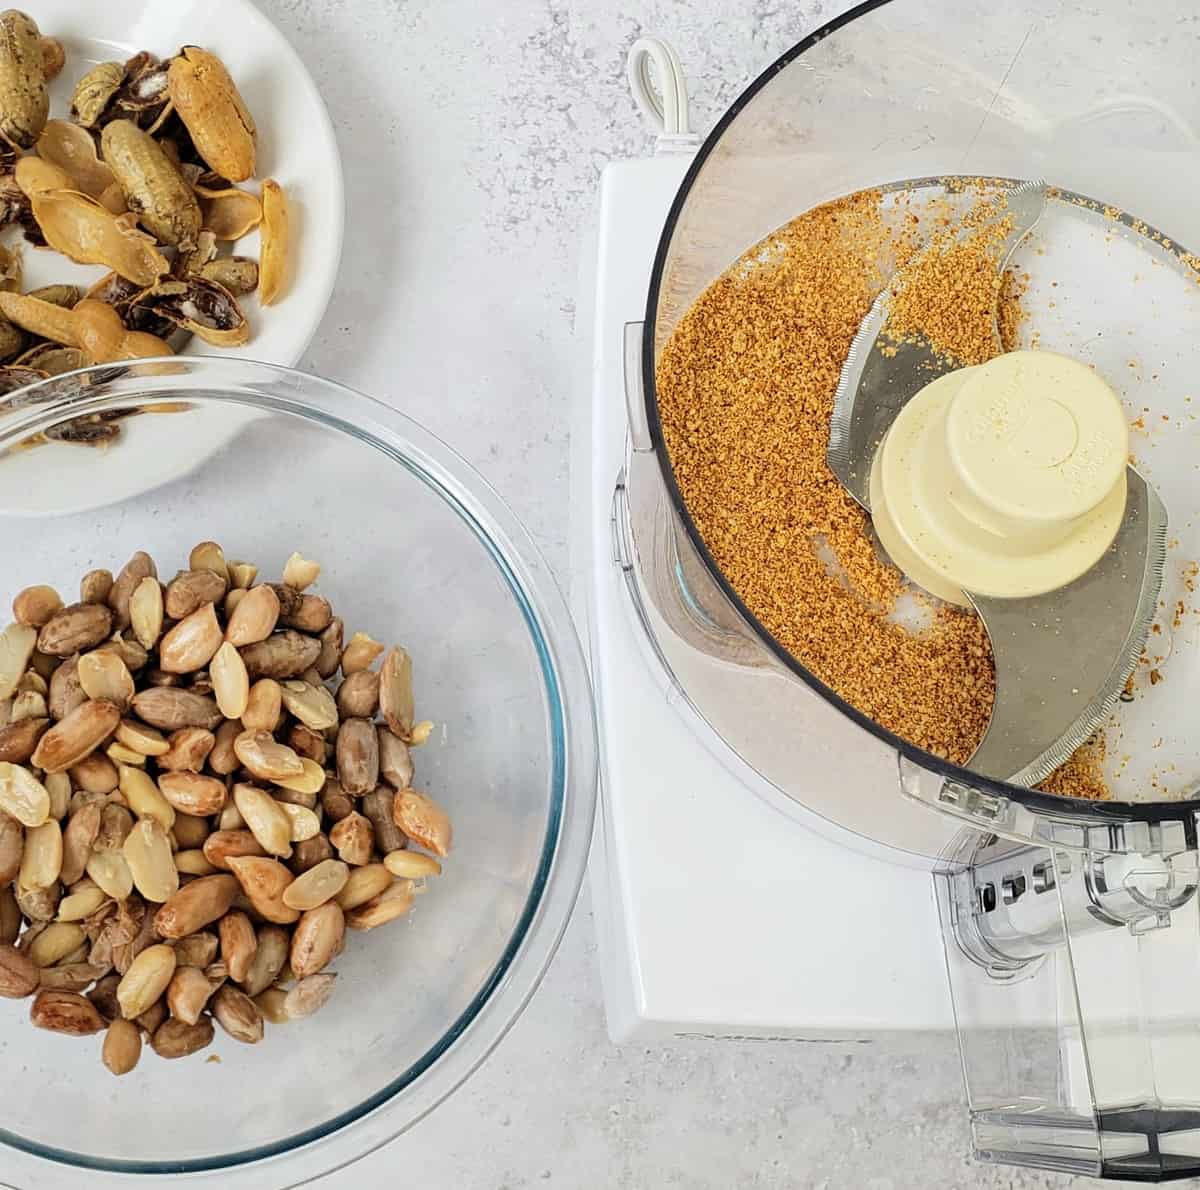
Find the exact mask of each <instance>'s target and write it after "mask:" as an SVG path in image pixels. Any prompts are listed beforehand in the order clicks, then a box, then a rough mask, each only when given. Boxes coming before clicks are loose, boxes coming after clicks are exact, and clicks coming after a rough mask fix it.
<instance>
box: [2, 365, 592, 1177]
mask: <svg viewBox="0 0 1200 1190" xmlns="http://www.w3.org/2000/svg"><path fill="white" fill-rule="evenodd" d="M16 404H17V405H18V406H19V407H18V408H16V409H14V410H13V411H12V412H10V413H9V414H8V415H7V416H5V417H4V418H3V419H2V420H0V467H3V466H9V465H20V466H26V467H28V466H29V464H30V461H31V460H32V461H34V462H37V461H38V460H43V461H44V465H43V466H42V467H41V469H40V470H39V469H38V468H36V467H34V468H32V469H31V470H30V471H29V476H30V478H29V482H30V483H31V484H34V485H37V486H39V487H41V488H42V489H43V490H46V491H54V490H56V489H59V488H60V487H61V486H62V485H64V484H68V483H69V484H70V485H71V486H72V488H73V489H74V490H76V491H78V492H79V493H81V496H80V499H79V504H80V510H79V511H78V512H76V513H73V514H70V515H58V516H53V517H44V516H36V515H33V516H27V515H22V516H12V515H5V514H4V512H3V510H0V526H2V531H3V542H4V548H3V557H4V571H5V578H6V582H7V588H8V591H9V595H10V596H11V595H12V594H15V593H16V592H17V591H18V590H20V589H21V588H23V587H25V586H27V585H29V584H34V583H50V584H52V585H54V586H55V587H56V588H57V589H58V590H59V591H60V592H62V593H63V594H64V595H65V596H66V597H67V598H68V599H69V598H70V596H71V595H72V593H73V592H74V591H75V590H76V589H77V588H78V584H79V579H80V577H81V576H82V575H83V574H84V573H85V572H87V571H88V570H90V569H92V568H93V567H106V568H108V569H110V570H113V571H116V570H117V569H119V568H120V567H121V566H122V565H123V564H124V562H125V561H126V560H127V559H128V558H129V556H130V555H131V554H132V553H133V552H134V551H135V550H139V549H142V550H146V551H148V552H149V553H150V554H151V556H152V557H154V558H155V559H156V561H157V564H158V567H159V573H160V574H161V575H164V576H165V577H169V576H170V574H171V573H173V572H174V569H175V568H176V567H179V566H186V564H187V563H186V559H187V557H188V552H189V550H190V549H191V547H192V546H193V545H195V544H196V543H197V542H199V541H203V540H207V539H211V540H215V541H218V542H220V543H221V544H222V545H223V547H224V549H225V550H226V553H227V556H229V557H230V558H238V559H246V560H252V561H253V562H255V563H257V564H258V565H259V566H260V568H261V573H262V574H263V575H264V576H267V577H270V576H275V575H279V574H280V573H281V572H282V567H283V564H284V562H285V560H286V559H287V557H288V555H289V554H290V553H291V552H292V551H293V550H299V551H300V552H302V553H303V554H304V556H305V557H309V558H314V559H316V560H318V561H319V562H320V563H321V565H322V572H321V576H320V579H319V582H318V586H317V588H316V590H318V591H319V592H320V593H322V594H324V595H325V596H327V597H328V598H329V599H330V601H331V602H332V604H333V606H334V610H335V613H336V614H337V615H339V616H341V617H342V618H343V619H344V621H345V627H346V633H347V637H348V636H349V634H350V633H351V632H354V631H364V632H368V633H370V634H371V635H372V636H374V637H375V638H377V639H379V640H381V641H385V642H396V643H402V644H403V645H404V646H405V648H407V649H408V650H409V652H410V653H411V655H412V657H413V660H414V669H415V682H414V685H415V692H416V703H417V712H418V715H419V716H420V717H421V718H426V719H429V720H432V722H433V723H434V724H435V727H434V730H433V734H432V737H431V738H430V739H429V741H428V742H427V743H426V744H424V745H423V746H422V747H420V748H419V749H417V750H416V751H415V752H414V760H415V764H416V773H417V777H416V782H415V784H417V785H418V787H419V788H421V789H423V790H425V791H427V792H428V793H430V794H431V795H432V796H433V797H434V798H435V799H437V800H438V801H439V802H440V803H441V804H442V805H443V806H444V807H445V808H446V810H447V811H448V813H449V814H450V817H451V819H452V821H453V824H454V832H455V845H454V848H453V850H452V852H451V854H450V857H449V858H448V860H447V861H446V862H445V864H444V874H443V875H442V876H440V877H436V878H430V880H429V881H428V888H427V891H426V892H425V894H424V895H423V896H421V897H419V898H418V899H417V903H416V906H415V908H414V909H413V911H412V912H411V914H410V915H409V916H408V917H406V918H403V919H401V920H400V921H397V922H393V923H391V924H389V925H386V926H383V927H380V928H377V929H375V930H372V931H370V932H368V933H353V932H352V933H351V934H350V935H349V936H348V938H347V944H346V948H345V951H344V953H343V954H341V955H340V956H339V957H338V958H337V959H336V960H335V962H334V964H333V967H332V969H333V970H334V971H336V973H337V982H336V985H335V991H334V994H333V996H332V998H331V999H330V1001H329V1002H328V1003H327V1004H326V1005H325V1006H324V1007H323V1008H322V1009H321V1011H320V1012H318V1013H317V1014H316V1015H314V1016H312V1017H310V1018H308V1019H306V1020H302V1021H295V1022H291V1023H289V1024H287V1025H285V1026H279V1027H276V1026H272V1025H268V1029H267V1036H266V1039H265V1040H264V1041H263V1042H262V1043H261V1044H259V1045H257V1046H245V1045H241V1044H238V1043H236V1042H234V1041H232V1040H231V1039H230V1038H229V1037H227V1036H226V1035H224V1034H223V1033H221V1031H220V1030H218V1035H217V1039H216V1042H215V1043H214V1045H213V1046H212V1047H210V1048H209V1049H207V1050H204V1051H202V1052H201V1053H200V1054H198V1055H195V1056H193V1057H191V1058H186V1059H184V1060H182V1061H163V1060H161V1059H159V1058H158V1057H157V1056H156V1055H155V1054H154V1053H152V1052H149V1051H147V1052H146V1053H145V1054H144V1055H143V1058H142V1060H141V1062H140V1063H139V1065H138V1067H137V1069H136V1070H135V1071H134V1072H133V1073H131V1074H129V1075H127V1076H126V1077H124V1078H123V1079H121V1080H119V1081H118V1080H115V1079H114V1078H113V1076H112V1075H111V1074H110V1073H109V1072H108V1071H107V1070H106V1069H105V1068H104V1067H103V1066H102V1065H101V1062H100V1041H101V1038H100V1037H88V1038H82V1039H79V1038H68V1037H62V1036H56V1035H53V1034H50V1033H46V1032H43V1031H40V1030H38V1029H35V1028H33V1027H32V1026H31V1024H30V1022H29V1001H0V1066H2V1067H3V1069H4V1071H5V1072H6V1075H7V1084H6V1085H7V1094H6V1096H5V1101H4V1108H3V1110H2V1111H0V1153H2V1154H3V1157H2V1159H0V1168H2V1170H3V1173H2V1175H0V1176H2V1179H3V1181H4V1182H5V1183H6V1184H11V1185H13V1186H17V1187H25V1186H33V1185H37V1186H40V1187H47V1188H52V1190H58V1188H61V1190H68V1188H70V1190H74V1188H75V1187H78V1186H80V1185H81V1184H84V1183H86V1184H87V1185H89V1186H97V1187H104V1186H113V1187H116V1186H121V1187H129V1186H131V1185H146V1186H157V1185H160V1184H163V1185H165V1184H166V1183H167V1182H168V1181H170V1182H171V1184H172V1185H174V1184H175V1181H176V1179H177V1178H178V1176H179V1175H184V1174H186V1175H188V1180H189V1184H193V1185H198V1186H214V1187H215V1186H220V1187H222V1190H225V1188H228V1187H241V1186H247V1187H249V1186H254V1187H261V1186H266V1185H270V1186H286V1185H293V1184H297V1183H299V1182H302V1181H307V1180H308V1179H310V1178H313V1177H316V1176H317V1175H319V1174H321V1173H323V1172H326V1171H328V1170H330V1169H333V1168H336V1167H338V1166H342V1165H345V1164H347V1163H349V1162H351V1161H353V1160H355V1159H356V1158H358V1157H360V1156H362V1155H363V1154H364V1153H366V1152H369V1151H371V1150H372V1149H374V1148H376V1147H378V1146H380V1145H382V1144H384V1143H385V1142H387V1141H388V1140H390V1139H392V1138H393V1137H394V1136H396V1135H397V1134H398V1133H400V1132H402V1131H403V1130H404V1129H405V1128H407V1127H408V1126H409V1125H411V1124H412V1123H413V1122H414V1121H416V1120H418V1119H419V1118H420V1117H421V1116H422V1115H424V1114H425V1113H427V1112H428V1111H430V1110H432V1109H433V1108H434V1107H435V1106H436V1105H437V1103H438V1102H439V1101H440V1100H442V1099H443V1098H444V1097H445V1096H446V1095H448V1094H449V1093H450V1092H451V1091H452V1090H453V1089H454V1088H455V1087H456V1086H457V1085H458V1084H460V1083H461V1082H462V1081H463V1080H464V1079H465V1078H466V1077H467V1076H468V1075H469V1074H470V1073H471V1072H472V1070H473V1069H474V1068H475V1067H476V1066H477V1065H478V1064H479V1063H480V1062H481V1061H482V1060H483V1059H484V1057H485V1056H486V1055H487V1053H488V1052H489V1051H490V1050H491V1048H492V1047H493V1046H494V1045H495V1044H496V1043H497V1041H498V1040H499V1039H500V1038H501V1037H502V1036H503V1034H504V1033H505V1031H506V1030H507V1029H508V1028H509V1026H510V1025H511V1024H512V1023H513V1021H514V1020H515V1018H516V1017H517V1016H518V1015H519V1014H520V1012H521V1010H522V1008H523V1007H524V1005H525V1003H526V1001H527V1000H528V998H529V996H530V995H531V994H532V993H533V991H534V989H535V987H536V986H537V983H538V981H539V979H540V977H541V975H542V973H543V971H544V970H545V968H546V966H547V964H548V963H549V961H550V958H551V956H552V954H553V952H554V949H555V947H556V945H557V943H558V940H559V938H560V936H561V934H562V931H563V929H564V927H565V925H566V922H567V919H568V916H569V914H570V911H571V908H572V906H573V904H574V900H575V896H576V893H577V890H578V887H579V883H580V880H581V878H582V874H583V870H584V865H585V861H586V855H587V850H588V846H589V842H590V835H591V824H592V816H593V809H594V798H595V748H594V725H593V716H592V706H591V700H590V692H589V688H588V683H587V678H586V671H585V668H584V664H583V659H582V655H581V653H580V650H579V646H578V643H577V641H576V638H575V635H574V632H573V629H572V626H571V623H570V619H569V617H568V614H567V611H566V608H565V605H564V603H563V601H562V599H561V598H560V596H559V593H558V591H557V589H556V587H555V584H554V580H553V578H552V577H551V574H550V572H549V570H548V569H547V567H546V564H545V562H544V561H543V560H542V559H541V558H540V556H539V555H538V553H537V551H536V549H535V548H534V547H533V545H532V544H531V542H530V540H529V538H528V536H527V535H526V534H525V532H524V531H523V530H522V528H521V527H520V525H519V524H518V523H517V521H516V520H515V518H514V517H513V515H512V513H511V512H509V510H508V509H507V508H506V507H505V506H504V505H503V503H502V502H501V501H500V500H499V499H498V498H497V496H496V495H495V494H494V493H493V492H492V491H491V490H490V489H489V488H488V487H487V485H486V484H485V483H484V482H483V481H482V480H481V479H480V478H479V476H477V475H476V474H475V473H474V472H472V471H471V469H470V468H469V467H468V466H467V465H466V464H465V463H464V462H463V461H462V460H461V459H460V458H458V457H457V456H456V455H454V454H453V453H452V452H451V451H450V450H449V449H447V448H446V447H445V446H444V445H443V444H442V443H440V442H439V441H437V440H436V439H435V438H433V437H432V436H431V435H429V434H428V433H426V432H425V431H424V430H422V429H421V428H420V427H419V426H418V425H416V424H415V423H414V422H413V421H411V420H410V419H409V418H407V417H404V416H402V415H400V414H398V413H396V412H394V411H393V410H391V409H389V408H388V407H387V406H385V405H383V404H381V403H379V402H377V401H374V400H371V399H369V398H367V397H364V396H361V395H359V394H358V393H355V392H352V391H350V390H349V389H346V388H343V387H341V386H339V385H336V384H332V383H329V382H327V381H324V380H320V379H317V378H315V377H311V376H306V375H302V374H300V373H298V372H292V371H288V370H285V369H282V368H276V367H271V366H267V365H263V364H257V363H251V362H247V361H240V360H227V359H221V360H218V359H206V358H196V359H186V360H172V361H164V362H160V363H138V364H136V365H131V366H122V367H104V368H97V369H95V370H93V371H91V372H88V373H78V374H73V375H70V376H67V377H61V378H56V379H53V380H50V381H46V382H44V383H43V384H41V385H39V386H37V387H35V388H33V389H27V390H24V391H23V392H22V393H21V394H19V396H18V399H17V401H16ZM115 409H120V410H125V411H128V412H130V413H132V414H135V416H131V417H129V418H127V419H125V420H123V421H121V422H120V425H121V429H122V433H121V437H120V439H119V440H118V441H117V442H115V443H114V444H113V445H112V446H110V447H108V448H106V450H107V454H106V455H102V454H101V452H100V451H98V450H96V449H93V448H89V447H86V446H65V445H59V444H49V445H43V446H34V447H26V446H23V445H22V443H24V442H27V440H28V439H29V438H30V437H31V436H32V435H35V434H39V433H42V432H43V431H45V430H47V429H49V428H52V427H54V426H56V425H59V424H61V423H63V422H64V421H65V420H68V419H70V418H73V417H79V416H87V415H91V414H97V413H104V412H108V411H112V410H115ZM166 409H170V410H173V411H170V412H168V411H164V410H166ZM214 425H215V426H216V427H217V432H215V433H214V432H213V428H214ZM198 441H202V442H207V443H209V444H210V445H209V448H208V449H206V450H205V451H203V452H201V454H200V457H199V458H198V457H197V451H196V450H195V443H196V442H198ZM114 456H119V457H120V458H121V459H122V460H123V465H124V467H126V468H127V469H128V471H129V473H130V476H131V478H132V482H130V483H126V484H124V485H123V486H122V487H121V488H120V490H117V491H113V490H112V489H109V490H107V491H106V490H105V488H104V487H96V488H94V489H93V490H91V491H90V494H89V498H87V499H84V498H83V495H82V494H83V493H88V489H89V484H88V481H87V476H88V473H89V471H95V470H96V469H97V468H98V467H99V466H100V464H101V463H102V461H103V462H104V463H105V464H106V465H105V467H104V471H105V473H106V474H107V473H108V471H109V466H108V465H110V464H111V463H112V461H113V457H114ZM57 503H58V502H56V505H57Z"/></svg>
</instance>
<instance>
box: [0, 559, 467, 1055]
mask: <svg viewBox="0 0 1200 1190" xmlns="http://www.w3.org/2000/svg"><path fill="white" fill-rule="evenodd" d="M187 563H188V564H187V569H186V570H181V571H179V573H177V574H176V575H175V577H174V578H172V579H171V580H170V581H169V582H167V583H163V582H161V581H160V580H159V577H158V571H157V568H156V566H155V563H154V561H153V560H152V559H151V558H150V556H149V555H148V554H146V553H143V552H141V551H139V552H138V553H135V554H134V555H133V557H132V558H130V560H129V561H128V563H126V565H125V567H124V568H123V569H122V570H121V571H120V573H119V574H118V575H117V576H116V578H114V577H113V575H112V574H111V573H110V572H109V571H107V570H92V571H89V572H88V573H87V574H85V575H83V577H82V579H81V581H80V590H79V600H78V602H75V603H72V604H70V605H69V606H64V605H63V600H62V598H61V597H60V596H59V594H58V593H57V592H56V591H55V590H54V589H53V588H52V587H49V586H34V587H27V588H26V589H25V590H23V591H21V592H19V593H18V594H17V596H16V598H15V599H14V600H13V623H11V624H10V625H9V626H8V627H7V628H5V629H4V630H3V632H0V997H8V998H10V999H23V998H26V997H30V998H31V1007H30V1019H31V1021H32V1022H33V1024H34V1025H36V1026H38V1027H39V1028H42V1029H47V1030H50V1031H51V1032H55V1033H61V1034H65V1035H68V1036H74V1037H81V1036H87V1035H90V1034H93V1033H104V1041H103V1045H102V1051H101V1056H102V1059H103V1061H104V1064H105V1065H106V1066H107V1067H108V1068H109V1069H110V1070H111V1071H112V1072H113V1073H114V1074H126V1073H128V1072H129V1071H130V1070H132V1069H133V1067H134V1066H135V1065H136V1064H137V1062H138V1059H139V1057H140V1054H141V1050H142V1039H143V1036H144V1037H145V1038H146V1039H147V1040H148V1043H149V1045H150V1047H151V1048H152V1049H153V1050H154V1052H155V1053H156V1054H158V1056H159V1057H162V1058H180V1057H184V1056H185V1055H187V1054H191V1053H195V1052H196V1051H197V1050H201V1049H204V1048H205V1047H206V1046H208V1045H209V1044H210V1043H211V1042H212V1040H213V1037H214V1033H215V1029H214V1022H215V1024H216V1025H219V1026H220V1027H221V1028H222V1029H223V1030H224V1032H225V1033H227V1034H228V1035H229V1036H230V1037H231V1038H233V1039H234V1040H235V1041H239V1042H243V1043H247V1044H254V1043H257V1042H260V1041H262V1040H263V1036H264V1031H265V1024H266V1023H270V1024H272V1025H280V1024H284V1023H288V1022H295V1021H299V1020H301V1019H302V1018H304V1017H307V1016H310V1015H312V1014H313V1013H314V1012H316V1011H317V1010H318V1009H319V1008H321V1007H322V1006H323V1005H324V1004H325V1003H326V1001H327V1000H329V998H330V996H331V995H332V994H333V992H334V986H335V981H336V978H337V977H336V975H335V974H334V972H333V971H331V970H330V969H329V967H330V965H331V964H332V963H333V961H334V960H335V959H336V957H337V956H338V955H339V954H340V953H341V952H342V950H343V948H344V946H345V944H346V939H347V930H350V931H367V930H373V929H375V928H376V927H377V926H383V925H386V924H387V923H389V922H394V921H396V920H397V919H399V918H403V917H404V916H405V915H407V914H408V913H409V912H410V911H411V910H412V908H413V905H414V901H415V898H416V896H417V894H420V893H422V892H424V891H425V886H426V878H427V877H431V876H437V875H439V874H440V873H441V870H442V869H441V863H440V860H441V859H444V858H445V856H446V855H447V853H448V852H449V850H450V844H451V826H450V821H449V819H448V817H447V816H446V814H445V813H444V811H443V810H442V809H441V808H440V807H439V806H438V805H437V803H436V802H435V801H434V800H433V799H432V798H430V797H429V796H428V795H427V794H424V793H421V792H418V791H417V790H416V789H414V788H413V782H414V776H415V773H414V766H413V760H412V755H411V749H413V748H415V747H416V746H418V745H419V744H422V743H424V742H425V741H426V740H427V739H428V737H429V734H430V732H431V730H432V726H433V725H432V724H431V723H429V722H428V721H424V722H418V721H417V720H416V717H415V713H414V694H413V670H412V661H411V659H410V657H409V655H408V653H407V652H406V651H405V650H404V649H402V648H400V647H399V646H394V647H392V648H385V646H384V645H382V644H380V643H378V642H377V641H375V640H373V639H372V638H371V637H370V636H368V635H367V634H366V633H364V632H355V633H354V634H353V635H352V636H351V637H350V639H349V640H348V641H344V640H343V624H342V620H341V619H339V618H338V617H337V616H335V615H334V609H333V607H332V606H331V604H330V602H329V600H328V599H326V598H324V597H323V596H321V595H317V594H314V593H312V592H311V591H310V590H309V588H310V587H311V585H312V584H313V583H314V582H315V581H316V579H317V576H318V574H319V572H320V569H321V568H320V566H318V565H317V564H316V563H315V562H312V561H309V560H307V559H305V558H302V557H301V556H300V555H299V554H293V555H292V556H291V558H289V559H288V561H287V564H286V565H285V567H284V569H283V574H282V576H281V577H282V581H281V582H277V583H271V582H259V581H258V567H257V566H255V565H253V564H251V563H249V562H234V561H226V558H225V554H224V552H223V551H222V549H221V547H220V546H218V545H217V544H216V543H215V542H211V541H207V542H201V543H200V544H199V545H197V546H196V547H195V549H193V550H192V551H191V554H190V556H189V558H188V560H187ZM339 673H340V679H339V677H338V675H339ZM396 928H398V927H395V926H393V927H392V929H393V931H394V930H395V929H396ZM291 1027H292V1028H302V1027H303V1026H300V1025H292V1026H291Z"/></svg>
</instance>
